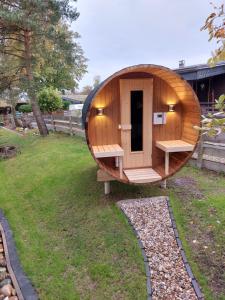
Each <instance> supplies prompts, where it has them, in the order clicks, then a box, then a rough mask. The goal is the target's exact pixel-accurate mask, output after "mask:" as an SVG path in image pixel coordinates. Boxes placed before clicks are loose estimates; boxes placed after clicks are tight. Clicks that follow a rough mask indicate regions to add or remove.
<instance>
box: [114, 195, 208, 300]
mask: <svg viewBox="0 0 225 300" xmlns="http://www.w3.org/2000/svg"><path fill="white" fill-rule="evenodd" d="M167 201H168V199H167V197H155V198H146V199H134V200H124V201H119V203H118V205H119V206H120V208H121V209H122V210H123V212H124V213H125V215H126V216H127V217H128V218H129V219H130V221H131V223H132V225H133V226H134V228H135V229H136V231H137V232H138V235H139V238H140V240H141V241H142V244H143V245H144V252H145V253H146V256H147V258H148V259H147V260H146V259H145V263H147V261H148V264H149V267H150V280H151V286H148V291H149V288H150V287H151V291H152V292H151V293H152V299H153V300H154V299H168V300H176V299H182V300H195V299H199V295H200V293H199V292H200V289H199V286H198V284H197V282H196V281H195V282H194V284H192V281H193V280H194V279H193V278H191V277H192V276H193V275H192V272H190V271H191V269H190V266H189V265H188V263H187V259H186V256H185V253H184V252H183V250H182V243H181V241H180V239H179V237H178V232H177V231H175V233H174V228H176V226H174V225H175V224H172V223H171V215H170V213H171V214H172V211H169V207H168V202H167ZM172 225H173V226H172ZM175 235H176V237H175ZM181 251H182V252H181ZM182 258H183V259H184V261H183V259H182ZM184 263H185V265H184ZM187 269H188V270H187ZM189 275H191V277H189ZM194 285H195V286H194ZM195 287H197V288H196V289H197V290H196V289H195ZM197 293H198V294H197ZM202 297H203V296H202V294H201V299H203V298H202Z"/></svg>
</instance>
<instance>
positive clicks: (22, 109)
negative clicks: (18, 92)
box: [18, 104, 32, 113]
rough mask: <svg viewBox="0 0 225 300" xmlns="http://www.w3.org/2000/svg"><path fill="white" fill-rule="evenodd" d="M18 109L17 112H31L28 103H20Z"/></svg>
mask: <svg viewBox="0 0 225 300" xmlns="http://www.w3.org/2000/svg"><path fill="white" fill-rule="evenodd" d="M18 110H19V112H22V113H30V112H32V107H31V105H30V104H23V105H20V107H19V108H18Z"/></svg>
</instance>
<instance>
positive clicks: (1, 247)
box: [0, 244, 4, 253]
mask: <svg viewBox="0 0 225 300" xmlns="http://www.w3.org/2000/svg"><path fill="white" fill-rule="evenodd" d="M3 252H4V248H3V244H0V253H3Z"/></svg>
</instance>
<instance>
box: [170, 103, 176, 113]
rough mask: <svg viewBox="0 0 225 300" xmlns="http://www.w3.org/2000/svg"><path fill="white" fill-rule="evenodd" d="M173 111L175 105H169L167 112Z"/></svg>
mask: <svg viewBox="0 0 225 300" xmlns="http://www.w3.org/2000/svg"><path fill="white" fill-rule="evenodd" d="M174 111H175V104H169V112H174Z"/></svg>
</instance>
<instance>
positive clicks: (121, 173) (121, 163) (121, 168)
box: [119, 156, 123, 179]
mask: <svg viewBox="0 0 225 300" xmlns="http://www.w3.org/2000/svg"><path fill="white" fill-rule="evenodd" d="M119 169H120V179H122V178H123V158H122V156H120V157H119Z"/></svg>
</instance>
